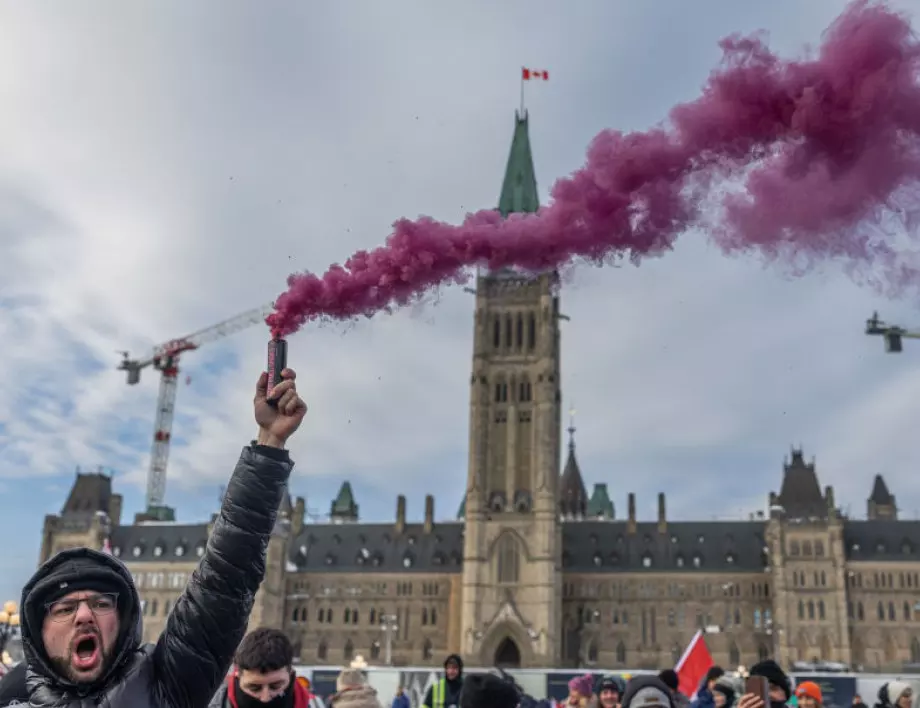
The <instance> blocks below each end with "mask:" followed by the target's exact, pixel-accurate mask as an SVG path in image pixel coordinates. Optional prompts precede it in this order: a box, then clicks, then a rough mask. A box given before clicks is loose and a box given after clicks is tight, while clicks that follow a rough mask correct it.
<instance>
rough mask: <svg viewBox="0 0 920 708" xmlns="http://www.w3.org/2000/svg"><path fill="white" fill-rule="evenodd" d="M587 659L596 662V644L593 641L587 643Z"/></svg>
mask: <svg viewBox="0 0 920 708" xmlns="http://www.w3.org/2000/svg"><path fill="white" fill-rule="evenodd" d="M588 661H590V662H591V663H592V664H596V663H597V644H596V643H595V642H591V644H589V645H588Z"/></svg>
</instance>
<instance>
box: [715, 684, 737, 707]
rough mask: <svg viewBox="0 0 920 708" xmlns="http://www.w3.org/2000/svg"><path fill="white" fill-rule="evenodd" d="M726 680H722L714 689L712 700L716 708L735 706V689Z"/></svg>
mask: <svg viewBox="0 0 920 708" xmlns="http://www.w3.org/2000/svg"><path fill="white" fill-rule="evenodd" d="M724 678H725V677H724V676H723V677H722V678H720V679H719V680H718V681H716V682H715V684H713V687H712V698H713V701H714V702H715V705H716V708H732V706H733V705H735V689H734V688H733V687H732V685H731V683H730V682H729V681H725V680H724Z"/></svg>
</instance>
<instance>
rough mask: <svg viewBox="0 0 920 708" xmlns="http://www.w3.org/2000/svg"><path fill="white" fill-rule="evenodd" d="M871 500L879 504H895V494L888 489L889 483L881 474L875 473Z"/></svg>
mask: <svg viewBox="0 0 920 708" xmlns="http://www.w3.org/2000/svg"><path fill="white" fill-rule="evenodd" d="M869 501H870V502H872V503H873V504H878V505H879V506H891V505H893V504H894V496H893V495H892V494H891V492H890V491H889V490H888V485H887V484H885V479H884V478H883V477H882V475H880V474H877V475H875V481H874V482H873V483H872V494H870V495H869Z"/></svg>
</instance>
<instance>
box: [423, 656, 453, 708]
mask: <svg viewBox="0 0 920 708" xmlns="http://www.w3.org/2000/svg"><path fill="white" fill-rule="evenodd" d="M449 663H454V664H456V665H457V669H458V672H457V678H455V679H453V680H452V681H451V680H448V678H447V676H444V677H443V678H441V679H438V680H437V681H435V682H434V683H433V684H432V685H431V686H430V687H429V688H428V691H427V692H426V693H425V700H424V701H422V705H423V706H425V708H450V707H451V706H459V705H460V691H461V690H463V659H462V658H461V657H460V656H459V655H458V654H451V655H450V656H448V657H447V658H446V659H445V660H444V666H445V667H447V665H448V664H449Z"/></svg>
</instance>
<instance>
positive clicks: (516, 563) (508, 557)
mask: <svg viewBox="0 0 920 708" xmlns="http://www.w3.org/2000/svg"><path fill="white" fill-rule="evenodd" d="M520 560H521V559H520V554H519V551H518V544H517V539H516V538H515V537H514V536H513V535H512V534H510V533H506V534H504V535H503V536H502V537H501V538H500V539H499V540H498V544H496V547H495V562H496V568H495V569H496V576H497V578H498V582H499V583H503V584H507V583H516V582H517V581H518V575H519V572H520Z"/></svg>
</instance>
